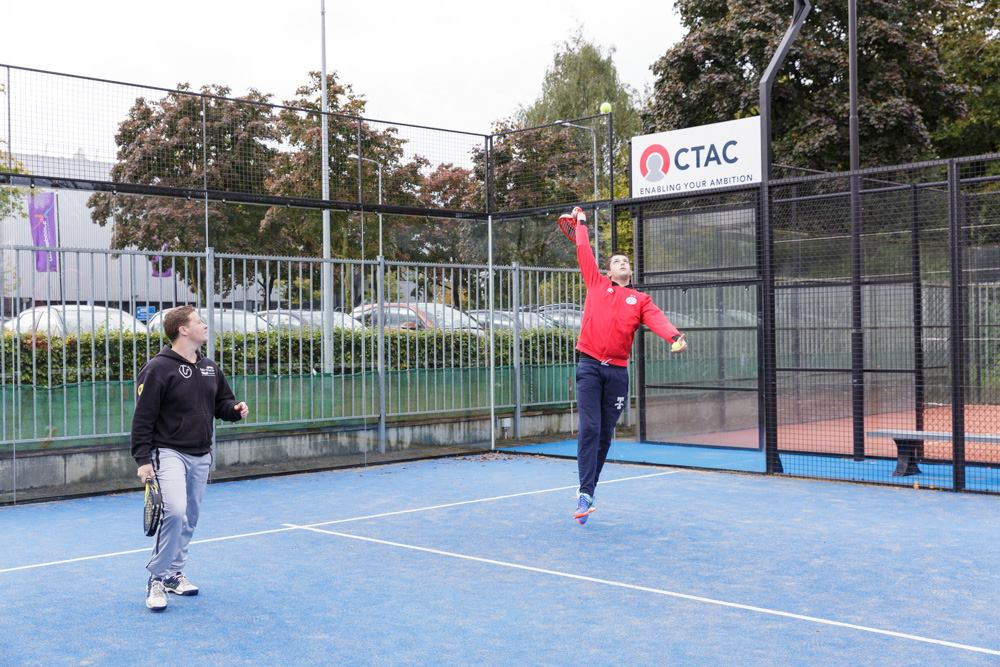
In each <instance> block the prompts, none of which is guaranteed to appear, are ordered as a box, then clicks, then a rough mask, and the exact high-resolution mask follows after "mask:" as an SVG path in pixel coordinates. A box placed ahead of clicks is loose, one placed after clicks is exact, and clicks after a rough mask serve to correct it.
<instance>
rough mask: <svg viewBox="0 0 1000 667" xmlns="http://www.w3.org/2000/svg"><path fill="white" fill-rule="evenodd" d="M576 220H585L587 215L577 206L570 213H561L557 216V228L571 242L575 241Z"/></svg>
mask: <svg viewBox="0 0 1000 667" xmlns="http://www.w3.org/2000/svg"><path fill="white" fill-rule="evenodd" d="M577 222H583V223H586V222H587V216H586V215H585V214H584V212H583V209H582V208H580V207H579V206H577V207H576V208H574V209H573V212H572V213H563V214H562V215H560V216H559V230H560V231H562V233H563V234H565V235H566V238H568V239H569V240H570V241H572V242H573V243H576V224H577Z"/></svg>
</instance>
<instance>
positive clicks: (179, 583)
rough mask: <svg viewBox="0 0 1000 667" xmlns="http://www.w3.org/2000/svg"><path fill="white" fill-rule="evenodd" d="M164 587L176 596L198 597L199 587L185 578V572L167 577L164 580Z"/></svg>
mask: <svg viewBox="0 0 1000 667" xmlns="http://www.w3.org/2000/svg"><path fill="white" fill-rule="evenodd" d="M163 587H164V588H166V589H167V591H168V592H170V593H173V594H174V595H197V594H198V587H197V586H195V585H194V584H192V583H191V581H190V580H189V579H188V578H187V577H185V576H184V573H183V572H178V573H177V574H175V575H173V576H171V577H167V578H165V579H164V580H163Z"/></svg>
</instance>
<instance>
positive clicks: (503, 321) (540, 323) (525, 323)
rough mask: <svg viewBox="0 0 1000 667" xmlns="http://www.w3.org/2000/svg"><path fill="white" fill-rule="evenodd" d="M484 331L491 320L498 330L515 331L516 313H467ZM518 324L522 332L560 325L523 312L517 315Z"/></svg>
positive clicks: (534, 314) (487, 311)
mask: <svg viewBox="0 0 1000 667" xmlns="http://www.w3.org/2000/svg"><path fill="white" fill-rule="evenodd" d="M467 312H468V314H469V315H470V316H472V317H473V318H474V319H475V320H476V321H477V322H479V323H480V324H481V325H482V326H483V328H484V329H487V328H489V326H490V320H491V319H492V320H493V326H494V328H497V329H513V328H514V313H513V312H512V311H509V310H494V311H489V310H470V311H467ZM517 319H518V324H519V326H520V327H521V330H522V331H523V330H525V329H557V328H559V325H558V324H557V323H556V322H554V321H553V320H551V319H549V318H548V317H546V316H545V315H542V314H541V313H532V312H528V311H521V312H520V313H518V314H517Z"/></svg>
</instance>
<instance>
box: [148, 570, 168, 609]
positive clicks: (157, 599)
mask: <svg viewBox="0 0 1000 667" xmlns="http://www.w3.org/2000/svg"><path fill="white" fill-rule="evenodd" d="M166 608H167V591H166V589H165V588H164V587H163V580H162V579H154V578H152V577H150V578H149V582H148V583H147V584H146V609H149V610H150V611H163V610H164V609H166Z"/></svg>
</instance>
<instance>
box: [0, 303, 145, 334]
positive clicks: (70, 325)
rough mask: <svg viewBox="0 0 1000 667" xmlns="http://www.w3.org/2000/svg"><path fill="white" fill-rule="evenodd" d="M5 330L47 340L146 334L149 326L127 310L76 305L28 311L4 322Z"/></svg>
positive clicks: (30, 309)
mask: <svg viewBox="0 0 1000 667" xmlns="http://www.w3.org/2000/svg"><path fill="white" fill-rule="evenodd" d="M3 328H4V329H5V330H7V331H16V332H17V333H19V334H30V333H43V334H45V335H47V336H67V335H69V336H79V335H80V334H82V333H93V332H95V331H100V330H102V329H103V330H106V331H131V332H133V333H146V325H144V324H143V323H142V322H140V321H139V320H137V319H136V318H134V317H132V315H130V314H128V313H126V312H125V311H124V310H121V309H118V308H107V307H105V306H91V305H89V304H72V303H70V304H60V305H56V306H36V307H34V308H28V309H27V310H24V311H22V312H21V313H19V314H18V315H17V317H13V318H11V319H9V320H7V321H6V322H4V323H3Z"/></svg>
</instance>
